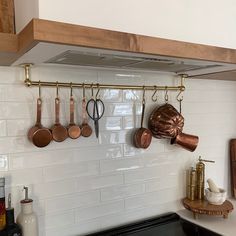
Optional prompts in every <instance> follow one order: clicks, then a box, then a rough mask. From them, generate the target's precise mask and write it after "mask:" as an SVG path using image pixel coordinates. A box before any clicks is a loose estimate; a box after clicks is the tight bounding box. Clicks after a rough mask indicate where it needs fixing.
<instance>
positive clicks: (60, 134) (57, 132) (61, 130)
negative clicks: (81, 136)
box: [51, 82, 68, 142]
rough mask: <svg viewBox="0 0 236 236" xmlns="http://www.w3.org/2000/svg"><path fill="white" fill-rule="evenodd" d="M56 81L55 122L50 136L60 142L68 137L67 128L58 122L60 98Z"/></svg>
mask: <svg viewBox="0 0 236 236" xmlns="http://www.w3.org/2000/svg"><path fill="white" fill-rule="evenodd" d="M58 87H59V86H58V82H57V86H56V91H57V95H56V98H55V124H54V125H53V126H52V128H51V131H52V137H53V140H54V141H56V142H62V141H64V140H65V139H66V138H67V137H68V133H67V129H66V128H65V127H64V126H62V125H61V124H60V119H59V116H60V99H59V94H58V90H59V88H58Z"/></svg>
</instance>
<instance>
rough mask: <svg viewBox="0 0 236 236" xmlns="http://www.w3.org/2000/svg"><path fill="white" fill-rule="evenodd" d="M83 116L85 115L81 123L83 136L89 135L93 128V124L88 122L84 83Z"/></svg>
mask: <svg viewBox="0 0 236 236" xmlns="http://www.w3.org/2000/svg"><path fill="white" fill-rule="evenodd" d="M82 116H83V122H82V125H81V135H82V136H83V137H86V138H87V137H89V136H90V135H91V134H92V132H93V130H92V128H91V126H90V125H89V124H88V115H87V112H86V97H85V87H84V84H83V100H82Z"/></svg>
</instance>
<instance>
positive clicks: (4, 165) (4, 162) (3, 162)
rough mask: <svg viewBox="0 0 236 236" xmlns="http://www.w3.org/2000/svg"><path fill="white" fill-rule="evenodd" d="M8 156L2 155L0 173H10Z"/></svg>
mask: <svg viewBox="0 0 236 236" xmlns="http://www.w3.org/2000/svg"><path fill="white" fill-rule="evenodd" d="M8 166H9V164H8V155H4V154H2V155H1V154H0V172H1V171H8Z"/></svg>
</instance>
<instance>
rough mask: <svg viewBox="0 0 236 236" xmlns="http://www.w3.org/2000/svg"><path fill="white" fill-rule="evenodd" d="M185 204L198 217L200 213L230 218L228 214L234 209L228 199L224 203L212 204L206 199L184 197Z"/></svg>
mask: <svg viewBox="0 0 236 236" xmlns="http://www.w3.org/2000/svg"><path fill="white" fill-rule="evenodd" d="M183 205H184V207H185V208H186V209H188V210H190V211H192V212H193V216H194V218H195V219H196V218H197V216H198V214H205V215H211V216H223V218H225V219H226V218H228V214H229V213H230V212H232V211H233V209H234V208H233V205H232V203H231V202H230V201H228V200H226V201H225V202H224V203H223V204H222V205H212V204H210V203H209V202H208V201H206V200H194V201H191V200H189V199H187V198H184V199H183Z"/></svg>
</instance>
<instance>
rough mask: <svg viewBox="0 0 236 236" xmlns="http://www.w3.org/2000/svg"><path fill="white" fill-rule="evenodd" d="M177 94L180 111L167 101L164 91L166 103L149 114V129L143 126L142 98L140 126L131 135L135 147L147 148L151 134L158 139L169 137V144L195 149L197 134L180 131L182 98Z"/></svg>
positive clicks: (181, 128)
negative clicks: (132, 135)
mask: <svg viewBox="0 0 236 236" xmlns="http://www.w3.org/2000/svg"><path fill="white" fill-rule="evenodd" d="M155 93H156V92H155ZM155 93H154V94H155ZM154 94H153V96H152V100H153V101H156V100H157V99H154ZM179 95H180V93H179V94H178V95H177V100H178V101H179V103H180V112H178V111H177V110H176V109H175V108H174V107H173V106H172V105H171V104H169V103H168V95H167V91H166V94H165V100H166V103H165V104H164V105H162V106H158V107H156V108H155V109H154V110H153V111H152V112H151V114H150V116H149V119H148V128H149V129H145V128H143V116H144V109H145V100H144V99H143V109H142V117H141V128H140V129H139V130H138V131H136V132H135V134H134V137H133V139H134V146H135V147H137V148H147V147H148V146H149V145H150V143H151V139H152V136H153V137H155V138H158V139H170V144H171V145H173V144H176V145H178V146H180V147H182V148H184V149H186V150H188V151H191V152H193V151H194V150H195V149H196V147H197V145H198V141H199V138H198V136H195V135H191V134H186V133H183V132H182V131H183V127H184V117H183V116H182V114H181V102H182V100H183V98H179Z"/></svg>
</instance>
